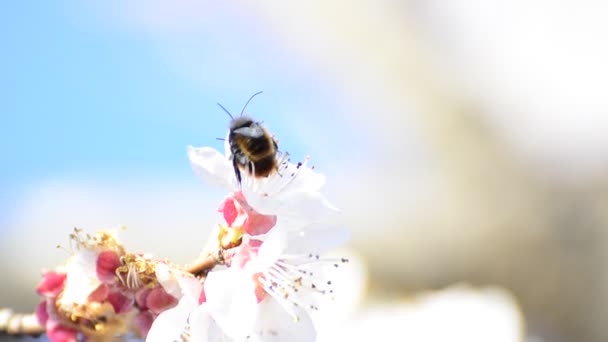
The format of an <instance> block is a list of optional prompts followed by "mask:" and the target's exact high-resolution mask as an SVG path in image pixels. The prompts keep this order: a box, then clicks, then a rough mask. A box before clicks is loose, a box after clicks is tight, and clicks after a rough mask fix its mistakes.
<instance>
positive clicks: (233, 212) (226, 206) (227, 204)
mask: <svg viewBox="0 0 608 342" xmlns="http://www.w3.org/2000/svg"><path fill="white" fill-rule="evenodd" d="M233 196H234V194H233V193H230V195H228V197H226V199H224V201H223V202H222V203H221V204H220V207H219V208H218V209H217V211H218V212H220V213H222V215H223V216H224V220H226V223H227V224H228V226H229V227H232V225H233V223H234V221H236V219H237V218H238V217H239V215H240V214H241V213H240V210H239V208H238V207H237V206H238V203H237V202H236V200H235V199H234V197H233Z"/></svg>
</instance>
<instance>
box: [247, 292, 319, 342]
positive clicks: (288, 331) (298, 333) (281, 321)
mask: <svg viewBox="0 0 608 342" xmlns="http://www.w3.org/2000/svg"><path fill="white" fill-rule="evenodd" d="M259 306H260V314H259V315H258V320H257V321H256V324H255V327H254V330H253V334H252V335H251V338H250V339H248V340H247V341H256V342H258V341H259V342H261V341H264V342H299V341H301V342H310V341H315V339H316V337H317V332H316V330H315V327H314V325H313V323H312V320H311V319H310V317H309V316H308V314H306V313H305V312H303V311H302V310H296V311H297V312H298V316H299V318H300V319H299V320H298V321H294V320H293V318H292V317H291V316H289V315H288V314H287V313H285V310H284V309H283V308H282V307H281V306H280V305H279V304H278V303H277V302H276V301H275V300H274V299H272V298H269V297H268V298H266V299H264V300H263V301H262V302H261V303H260V304H259Z"/></svg>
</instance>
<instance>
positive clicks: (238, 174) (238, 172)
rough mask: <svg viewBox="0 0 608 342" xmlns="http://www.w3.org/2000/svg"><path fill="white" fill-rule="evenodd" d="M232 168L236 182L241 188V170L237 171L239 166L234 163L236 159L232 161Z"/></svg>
mask: <svg viewBox="0 0 608 342" xmlns="http://www.w3.org/2000/svg"><path fill="white" fill-rule="evenodd" d="M232 167H234V175H235V176H236V181H237V183H239V186H241V170H239V165H238V164H237V162H236V158H233V159H232Z"/></svg>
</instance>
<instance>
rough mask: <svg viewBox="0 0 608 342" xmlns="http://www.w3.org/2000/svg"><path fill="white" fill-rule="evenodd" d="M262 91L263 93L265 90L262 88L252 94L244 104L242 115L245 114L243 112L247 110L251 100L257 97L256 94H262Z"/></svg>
mask: <svg viewBox="0 0 608 342" xmlns="http://www.w3.org/2000/svg"><path fill="white" fill-rule="evenodd" d="M261 93H263V91H261V90H260V91H258V92H257V93H255V94H253V95H251V97H250V98H249V100H247V103H245V105H244V106H243V109H242V110H241V115H243V112H244V111H245V108H247V105H248V104H249V102H251V100H252V99H253V98H254V97H256V96H258V95H260V94H261Z"/></svg>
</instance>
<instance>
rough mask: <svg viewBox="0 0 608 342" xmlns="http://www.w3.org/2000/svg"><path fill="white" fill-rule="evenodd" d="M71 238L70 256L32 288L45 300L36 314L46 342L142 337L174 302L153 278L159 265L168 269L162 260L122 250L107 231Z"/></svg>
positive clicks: (186, 277)
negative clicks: (130, 336)
mask: <svg viewBox="0 0 608 342" xmlns="http://www.w3.org/2000/svg"><path fill="white" fill-rule="evenodd" d="M70 238H71V246H70V247H71V249H72V251H71V256H70V257H69V258H68V260H67V262H66V263H65V265H62V266H60V267H59V268H57V269H56V270H54V271H49V272H45V273H44V274H43V277H42V281H41V282H40V285H39V286H38V289H37V292H38V294H40V295H41V296H43V297H44V300H43V301H42V302H41V303H40V304H39V305H38V308H37V310H36V316H37V318H38V322H39V323H40V324H41V325H42V326H43V327H44V328H45V330H46V333H47V335H48V337H49V339H50V340H51V341H53V342H70V341H77V340H79V339H80V338H86V339H87V340H90V341H105V340H108V339H109V338H111V337H116V336H127V335H134V336H137V337H140V338H144V337H145V336H146V335H147V333H148V330H149V329H150V326H151V325H152V322H153V321H154V319H155V318H156V317H158V315H159V314H160V313H161V312H163V311H165V310H167V309H169V308H172V307H174V306H175V305H176V304H177V301H178V298H179V297H181V294H178V295H175V294H172V293H170V292H168V291H167V289H166V288H167V287H166V286H164V284H162V282H163V279H162V278H159V277H158V276H157V273H158V268H159V267H160V268H162V267H163V266H164V267H169V266H168V265H167V264H166V262H165V261H159V260H153V259H151V258H149V257H147V256H145V255H142V254H134V253H129V252H127V251H126V249H125V248H124V246H123V245H122V244H121V243H120V242H119V241H118V239H117V238H116V237H115V235H114V234H112V233H111V232H107V231H100V232H98V233H97V234H95V235H94V236H91V235H88V234H83V233H82V231H81V230H80V229H75V231H74V233H73V234H71V236H70ZM171 267H173V268H175V269H176V270H175V272H181V273H182V274H181V277H182V278H183V279H188V278H189V279H190V282H197V280H196V279H195V278H194V277H193V276H192V275H189V274H188V273H186V272H183V271H179V270H178V269H177V268H176V266H171Z"/></svg>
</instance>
